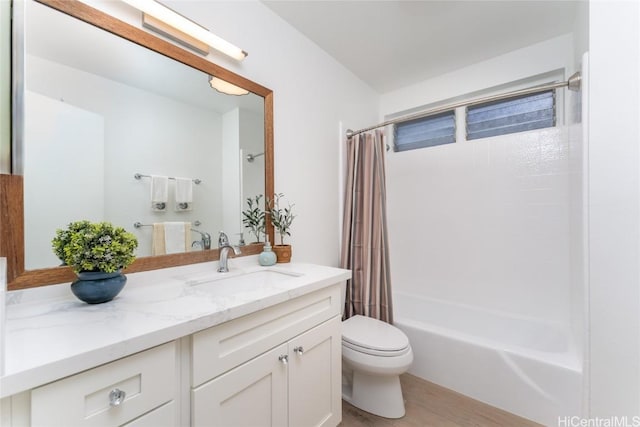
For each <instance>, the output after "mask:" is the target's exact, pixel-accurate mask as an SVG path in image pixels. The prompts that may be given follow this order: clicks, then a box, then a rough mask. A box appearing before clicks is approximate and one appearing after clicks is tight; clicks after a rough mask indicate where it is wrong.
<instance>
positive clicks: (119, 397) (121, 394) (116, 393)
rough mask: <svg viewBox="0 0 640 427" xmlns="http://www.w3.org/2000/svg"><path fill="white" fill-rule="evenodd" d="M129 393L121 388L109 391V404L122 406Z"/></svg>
mask: <svg viewBox="0 0 640 427" xmlns="http://www.w3.org/2000/svg"><path fill="white" fill-rule="evenodd" d="M126 395H127V393H126V392H125V391H123V390H120V389H119V388H114V389H113V390H111V392H110V393H109V405H110V406H120V404H121V403H122V402H124V398H125V396H126Z"/></svg>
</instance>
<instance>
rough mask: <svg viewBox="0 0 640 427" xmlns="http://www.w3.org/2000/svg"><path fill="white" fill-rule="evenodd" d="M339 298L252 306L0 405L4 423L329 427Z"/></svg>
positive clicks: (336, 376) (324, 290) (335, 398)
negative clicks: (232, 315) (209, 324)
mask: <svg viewBox="0 0 640 427" xmlns="http://www.w3.org/2000/svg"><path fill="white" fill-rule="evenodd" d="M290 292H294V291H290ZM340 300H341V298H340V286H339V285H338V284H335V285H326V284H325V285H324V287H321V288H320V289H317V290H315V291H312V292H309V293H306V294H303V295H299V296H295V295H285V296H283V297H282V299H280V302H276V303H275V304H274V303H271V304H265V305H264V306H263V307H260V305H261V304H260V303H259V300H257V301H258V303H254V304H253V305H252V306H247V307H246V309H245V310H246V311H245V312H244V313H238V312H236V313H234V317H233V318H232V319H230V320H227V321H223V322H222V323H219V321H218V322H216V324H215V326H211V327H209V328H207V329H203V330H201V331H199V332H195V333H189V334H186V335H182V336H179V337H178V338H176V339H174V340H173V341H170V342H167V343H165V344H162V345H158V346H156V347H152V348H150V349H147V350H144V351H141V352H139V353H136V354H133V355H130V356H127V357H124V358H121V359H118V360H115V361H113V362H109V363H106V364H104V365H100V366H97V367H95V368H91V369H88V370H85V371H83V372H80V373H77V374H73V375H71V376H68V377H65V378H62V379H60V380H57V381H54V382H50V383H48V384H44V385H42V386H38V387H35V388H33V389H30V390H25V391H21V392H20V393H18V394H15V395H12V396H9V397H6V398H3V399H2V400H1V401H0V408H1V410H0V423H1V424H2V425H3V427H4V426H7V427H23V426H29V425H31V426H65V427H66V426H74V427H76V426H127V427H147V426H148V427H159V426H171V427H174V426H181V427H186V426H189V425H191V426H194V427H204V426H206V427H216V426H220V427H229V426H233V427H241V426H277V427H286V426H290V427H306V426H323V427H335V426H337V425H338V424H339V423H340V421H341V419H342V402H341V336H342V335H341V319H340V317H341V316H340V311H341V310H340V305H341V304H340ZM207 321H209V320H207Z"/></svg>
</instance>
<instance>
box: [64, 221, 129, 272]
mask: <svg viewBox="0 0 640 427" xmlns="http://www.w3.org/2000/svg"><path fill="white" fill-rule="evenodd" d="M51 244H52V246H53V252H54V253H55V254H56V255H57V256H58V258H60V259H61V260H62V261H63V262H64V263H65V264H66V265H68V266H69V267H71V268H72V269H73V271H75V272H76V273H80V272H83V271H102V272H105V273H113V272H116V271H118V270H120V269H123V268H126V267H128V266H129V265H131V263H133V261H135V259H136V257H135V255H134V254H133V253H134V251H135V249H136V248H137V247H138V239H137V238H136V236H134V235H133V234H131V233H128V232H127V231H126V230H125V229H124V228H122V227H115V226H113V224H111V223H109V222H98V223H92V222H89V221H86V220H83V221H75V222H72V223H70V224H69V225H68V226H67V228H66V229H58V230H56V236H55V237H54V238H53V240H52V241H51Z"/></svg>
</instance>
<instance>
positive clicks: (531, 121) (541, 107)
mask: <svg viewBox="0 0 640 427" xmlns="http://www.w3.org/2000/svg"><path fill="white" fill-rule="evenodd" d="M555 107H556V97H555V91H553V90H550V91H546V92H539V93H534V94H532V95H524V96H519V97H516V98H509V99H503V100H500V101H493V102H487V103H484V104H478V105H473V106H470V107H467V109H466V122H467V140H470V139H478V138H486V137H489V136H497V135H506V134H508V133H515V132H523V131H527V130H533V129H541V128H547V127H553V126H555V124H556V114H555Z"/></svg>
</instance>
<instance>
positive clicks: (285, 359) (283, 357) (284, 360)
mask: <svg viewBox="0 0 640 427" xmlns="http://www.w3.org/2000/svg"><path fill="white" fill-rule="evenodd" d="M278 360H279V361H281V362H282V364H283V365H286V364H287V363H289V356H287V355H286V354H283V355H282V356H280V357H278Z"/></svg>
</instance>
